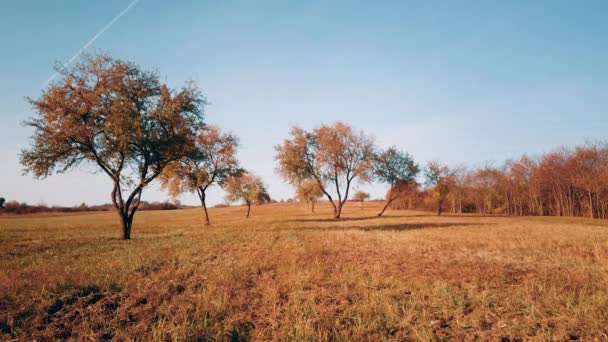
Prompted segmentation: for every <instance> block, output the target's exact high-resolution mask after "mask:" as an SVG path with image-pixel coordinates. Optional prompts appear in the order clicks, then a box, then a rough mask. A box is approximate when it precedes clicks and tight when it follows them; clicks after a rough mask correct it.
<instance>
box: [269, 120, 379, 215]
mask: <svg viewBox="0 0 608 342" xmlns="http://www.w3.org/2000/svg"><path fill="white" fill-rule="evenodd" d="M275 149H276V151H277V155H276V159H277V160H278V162H279V167H278V172H279V174H280V175H281V176H282V177H283V178H284V179H286V180H287V181H288V182H290V183H291V184H299V183H300V182H302V181H304V180H313V181H315V182H317V184H318V185H319V188H320V189H321V191H322V192H323V193H324V194H325V196H326V197H327V199H328V200H329V202H330V203H331V205H332V207H333V209H334V218H336V219H339V218H340V215H341V213H342V207H343V206H344V203H346V201H347V200H348V192H349V190H350V186H351V184H352V182H353V180H354V179H355V178H358V179H359V180H361V181H367V180H369V178H370V174H371V170H372V166H373V160H374V153H373V150H374V145H373V142H372V139H371V138H369V137H368V136H366V135H365V134H364V133H363V132H355V131H354V130H353V128H352V127H350V126H348V125H346V124H344V123H341V122H337V123H335V124H333V125H331V126H328V125H322V126H320V127H318V128H316V129H314V130H313V131H312V132H307V131H305V130H303V129H301V128H298V127H294V128H293V129H292V130H291V138H290V139H286V140H285V141H284V142H283V144H282V145H278V146H276V147H275ZM326 184H328V185H329V186H333V187H334V191H335V194H336V196H337V199H336V200H334V198H333V196H332V195H331V194H330V191H331V190H330V189H329V186H327V187H326Z"/></svg>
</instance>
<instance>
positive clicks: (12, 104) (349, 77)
mask: <svg viewBox="0 0 608 342" xmlns="http://www.w3.org/2000/svg"><path fill="white" fill-rule="evenodd" d="M130 2H131V0H111V1H76V0H74V1H2V2H0V37H1V38H0V43H1V46H2V53H1V54H0V137H1V139H0V160H1V162H0V175H1V177H0V196H3V197H6V198H7V199H9V200H10V199H15V200H19V201H27V202H31V203H39V202H44V203H47V204H60V205H75V204H79V203H81V202H83V201H84V202H87V203H106V202H109V193H110V182H109V180H108V179H106V178H105V177H104V176H103V175H101V174H94V173H92V172H91V170H88V169H82V170H75V171H73V172H70V173H68V174H64V175H54V176H51V177H49V178H47V179H45V180H35V179H33V178H32V177H31V176H29V175H26V176H23V175H22V174H21V166H20V165H19V164H18V153H19V151H20V149H22V148H24V147H26V146H27V144H28V136H29V135H30V134H31V131H30V130H29V129H27V128H24V127H22V126H20V122H21V121H22V120H24V119H26V118H27V117H29V116H31V115H33V112H32V110H31V108H30V106H29V105H28V103H27V102H26V101H25V99H24V97H25V96H30V97H37V96H39V95H40V93H41V91H42V88H43V83H44V81H45V80H46V79H48V78H49V76H51V75H52V66H53V64H54V63H55V62H56V61H60V62H65V61H67V60H68V59H69V58H70V57H71V56H73V55H74V54H75V53H76V52H77V51H78V50H79V49H80V48H81V47H82V46H83V45H84V44H85V43H86V42H87V41H89V39H91V37H93V36H94V35H95V33H96V32H98V31H99V30H100V29H101V28H102V27H104V25H106V24H107V23H108V22H109V21H110V20H112V18H114V17H115V16H116V15H117V14H118V13H120V12H121V11H122V10H123V9H124V8H125V7H127V5H128V4H129V3H130ZM607 16H608V2H606V1H584V2H573V1H471V2H469V1H449V2H447V1H419V2H413V1H381V2H376V1H175V2H167V1H161V0H141V1H139V2H138V3H137V4H136V5H135V6H133V7H132V8H131V10H130V11H129V12H128V13H126V14H125V15H124V16H123V17H122V18H120V19H119V20H118V21H117V22H116V23H115V24H114V25H113V26H112V27H110V28H109V29H108V30H107V31H106V32H105V33H104V34H103V35H101V36H100V37H99V39H97V40H96V41H95V43H94V44H93V45H92V46H91V50H95V49H97V50H101V51H107V52H110V53H111V54H112V55H114V56H115V57H118V58H122V59H127V60H131V61H134V62H136V63H138V64H140V65H141V66H142V67H144V68H148V69H157V70H158V71H159V72H160V74H161V75H162V79H163V81H165V82H167V83H169V84H170V85H172V86H178V85H181V84H182V83H183V82H184V81H186V80H194V81H196V82H197V83H198V84H199V85H200V86H201V87H202V89H203V90H204V92H205V94H206V95H207V96H208V98H209V100H210V101H211V105H210V106H209V107H208V108H207V120H208V121H209V122H211V123H215V124H218V125H219V126H220V127H221V128H223V129H225V130H228V131H231V132H233V133H235V134H237V135H238V136H239V137H240V139H241V143H242V148H241V149H240V151H239V157H240V159H241V160H242V163H243V165H244V166H245V167H246V168H247V169H250V170H253V171H254V172H256V173H258V174H259V175H260V176H262V178H263V179H264V181H265V182H266V184H267V185H268V187H269V190H270V194H271V195H272V196H273V197H275V198H277V199H279V198H287V197H289V196H291V194H292V189H291V187H290V186H288V185H287V184H284V183H283V182H282V181H281V179H280V178H279V177H277V176H276V174H275V172H274V168H275V166H276V164H275V162H274V150H273V146H274V145H276V144H278V143H280V142H281V141H282V140H283V139H284V138H285V137H286V136H287V133H288V131H289V128H290V127H291V126H292V125H295V124H298V125H301V126H303V127H304V128H313V127H314V126H316V125H319V124H321V123H331V122H334V121H336V120H343V121H346V122H348V123H350V124H351V125H353V126H355V127H356V128H358V129H363V130H364V131H366V132H367V133H369V134H371V135H373V136H374V137H375V138H376V141H377V142H378V144H379V145H381V146H389V145H396V146H398V147H399V148H401V149H403V150H406V151H408V152H410V153H411V154H412V155H413V156H414V158H415V159H416V160H418V161H419V162H420V163H424V162H425V161H427V160H431V159H439V160H442V161H445V162H448V163H450V164H451V165H459V164H466V165H470V166H478V165H485V164H487V163H496V164H498V163H501V162H502V161H503V160H505V159H507V158H516V157H518V156H520V155H521V154H522V153H530V154H539V153H542V152H545V151H549V150H551V149H554V148H556V147H558V146H562V145H568V146H572V145H575V144H579V143H583V142H585V140H595V139H605V138H606V137H607V135H608V133H607V132H608V115H607V114H608V43H607V41H606V37H608V20H607V19H608V17H607ZM357 188H361V189H364V190H368V191H370V192H371V193H372V195H373V197H378V196H382V194H383V193H384V191H385V190H386V189H385V187H384V186H382V185H378V184H371V185H357ZM144 197H145V199H146V200H163V199H165V198H166V195H165V194H163V193H162V192H161V191H159V190H158V189H157V188H156V187H152V188H150V189H149V190H147V191H146V192H145V193H144ZM222 198H223V196H222V194H221V192H219V191H213V192H212V194H211V198H210V199H211V202H212V203H218V202H222ZM182 200H183V201H184V202H187V203H196V201H195V197H194V196H190V195H187V196H184V197H183V198H182Z"/></svg>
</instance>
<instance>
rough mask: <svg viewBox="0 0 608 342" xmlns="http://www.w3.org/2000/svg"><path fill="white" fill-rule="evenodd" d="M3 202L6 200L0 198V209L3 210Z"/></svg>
mask: <svg viewBox="0 0 608 342" xmlns="http://www.w3.org/2000/svg"><path fill="white" fill-rule="evenodd" d="M4 202H6V199H4V197H0V209H4Z"/></svg>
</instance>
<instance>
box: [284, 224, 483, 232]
mask: <svg viewBox="0 0 608 342" xmlns="http://www.w3.org/2000/svg"><path fill="white" fill-rule="evenodd" d="M488 225H490V224H488V223H467V222H446V223H424V222H419V223H400V224H390V225H377V226H346V227H341V226H328V227H310V226H309V227H307V226H304V227H298V228H289V229H274V231H276V230H302V231H320V232H330V231H349V230H360V231H366V232H369V231H395V232H397V231H408V230H417V229H434V228H452V227H462V228H464V227H481V226H488Z"/></svg>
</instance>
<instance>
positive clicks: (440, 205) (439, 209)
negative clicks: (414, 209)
mask: <svg viewBox="0 0 608 342" xmlns="http://www.w3.org/2000/svg"><path fill="white" fill-rule="evenodd" d="M441 207H443V199H440V200H439V206H438V207H437V216H441Z"/></svg>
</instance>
